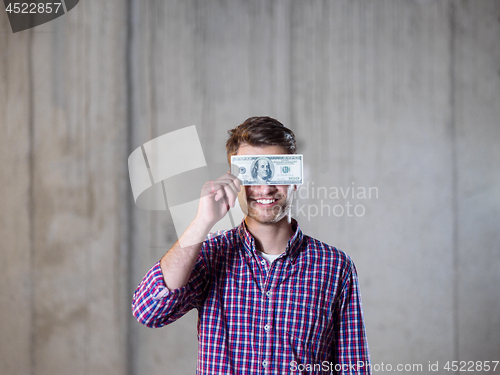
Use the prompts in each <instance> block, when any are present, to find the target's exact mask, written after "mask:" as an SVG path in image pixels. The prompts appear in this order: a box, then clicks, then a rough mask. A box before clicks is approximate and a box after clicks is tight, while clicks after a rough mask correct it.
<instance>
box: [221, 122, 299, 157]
mask: <svg viewBox="0 0 500 375" xmlns="http://www.w3.org/2000/svg"><path fill="white" fill-rule="evenodd" d="M227 134H229V139H228V140H227V142H226V150H227V159H228V162H229V163H230V164H231V155H236V153H237V152H238V149H239V147H240V145H241V144H242V143H247V144H249V145H250V146H254V147H264V146H281V147H283V148H284V149H285V150H287V152H288V153H289V154H295V152H296V145H295V135H294V134H293V132H292V131H291V130H290V129H288V128H287V127H285V125H283V124H282V123H281V122H279V121H278V120H275V119H273V118H271V117H250V118H248V119H246V120H245V122H243V124H241V125H239V126H237V127H236V128H234V129H231V130H228V131H227Z"/></svg>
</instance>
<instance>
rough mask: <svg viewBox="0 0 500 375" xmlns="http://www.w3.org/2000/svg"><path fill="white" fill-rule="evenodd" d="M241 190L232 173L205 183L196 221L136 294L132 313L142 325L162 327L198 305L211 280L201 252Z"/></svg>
mask: <svg viewBox="0 0 500 375" xmlns="http://www.w3.org/2000/svg"><path fill="white" fill-rule="evenodd" d="M239 190H240V182H239V180H238V179H236V177H235V176H233V175H232V174H230V173H226V174H225V175H223V176H222V177H220V178H219V179H217V180H215V181H208V182H207V183H205V185H204V186H203V188H202V192H201V198H200V203H199V205H198V213H197V215H196V218H195V219H194V220H193V221H192V222H191V224H190V225H189V227H188V229H186V231H185V232H184V233H183V235H182V236H181V237H180V238H179V240H178V241H177V242H176V243H175V244H174V246H172V248H171V249H170V250H169V251H168V252H167V253H166V254H165V255H164V256H163V258H162V259H161V260H160V261H159V262H158V263H157V264H156V265H155V266H153V268H152V269H151V270H150V271H149V272H148V273H147V274H146V276H145V277H144V278H143V280H142V282H141V284H140V285H139V286H138V288H137V290H136V291H135V293H134V297H133V300H132V311H133V314H134V316H135V317H136V319H137V320H138V321H139V322H141V323H142V324H145V325H147V326H149V327H161V326H163V325H165V324H168V323H171V322H173V321H174V320H176V319H178V318H179V317H181V316H182V315H184V314H185V313H186V312H188V311H189V310H190V309H192V308H193V307H195V306H196V303H197V302H198V299H199V298H200V297H201V295H202V292H203V290H204V288H205V284H206V282H207V278H208V277H207V273H208V263H207V261H206V259H204V257H203V256H202V254H200V250H201V248H202V246H203V242H204V240H205V238H206V236H207V235H208V233H209V232H210V229H211V228H212V227H213V226H214V225H215V223H217V222H218V221H219V220H220V219H222V218H223V217H224V216H225V215H226V214H227V212H228V211H229V209H230V207H234V204H235V201H236V198H237V195H238V191H239Z"/></svg>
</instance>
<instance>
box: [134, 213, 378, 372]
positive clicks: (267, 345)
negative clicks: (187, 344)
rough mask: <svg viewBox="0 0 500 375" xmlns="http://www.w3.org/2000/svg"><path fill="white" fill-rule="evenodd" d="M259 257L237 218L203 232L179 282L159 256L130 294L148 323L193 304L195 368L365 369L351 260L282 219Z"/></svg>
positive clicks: (152, 324) (171, 318) (364, 343)
mask: <svg viewBox="0 0 500 375" xmlns="http://www.w3.org/2000/svg"><path fill="white" fill-rule="evenodd" d="M292 229H293V230H294V234H293V236H292V237H291V238H290V240H289V241H288V244H287V247H286V251H285V252H284V253H283V254H281V255H280V256H279V257H278V258H277V259H276V260H274V262H272V264H269V263H268V262H267V261H266V260H265V259H263V258H262V256H261V255H259V252H258V251H256V247H255V239H254V238H253V236H252V235H251V234H250V232H249V231H248V229H247V228H246V225H245V222H244V221H242V223H241V225H239V226H238V227H236V228H233V229H231V230H228V231H225V232H218V233H216V234H212V235H209V236H208V237H207V240H206V241H205V242H204V243H203V244H202V247H201V251H200V254H199V257H198V259H197V262H196V264H195V266H194V269H193V271H192V273H191V276H190V278H189V281H188V283H187V285H186V286H184V287H182V288H179V289H175V290H169V289H168V288H167V286H166V284H165V281H164V278H163V275H162V272H161V268H160V264H159V262H158V263H157V264H156V265H155V266H154V267H153V268H152V269H151V270H150V271H149V272H148V273H147V274H146V276H145V277H144V279H143V280H142V283H141V284H140V285H139V287H138V288H137V290H136V291H135V293H134V297H133V302H132V310H133V314H134V316H135V317H136V319H137V320H138V321H139V322H141V323H142V324H145V325H146V326H148V327H161V326H163V325H166V324H169V323H172V322H174V321H175V320H177V319H179V318H180V317H181V316H183V315H184V314H186V313H187V312H188V311H189V310H191V309H193V308H196V309H197V310H198V316H199V320H198V363H197V373H199V374H204V375H205V374H276V375H283V374H294V373H296V374H299V373H311V374H318V373H325V374H331V373H333V374H335V373H339V374H370V373H371V365H370V357H369V353H368V344H367V341H366V336H365V327H364V322H363V310H362V307H361V296H360V292H359V284H358V278H357V273H356V268H355V266H354V263H353V262H352V260H351V259H350V258H349V256H347V255H346V254H345V253H344V252H343V251H341V250H338V249H336V248H335V247H332V246H329V245H327V244H325V243H323V242H321V241H318V240H316V239H314V238H311V237H309V236H307V235H304V234H303V233H302V231H301V230H300V227H299V225H298V223H297V222H296V221H295V220H294V219H292Z"/></svg>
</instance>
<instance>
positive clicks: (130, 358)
mask: <svg viewBox="0 0 500 375" xmlns="http://www.w3.org/2000/svg"><path fill="white" fill-rule="evenodd" d="M126 5H127V14H126V17H127V31H126V40H125V61H126V62H125V79H126V84H125V86H126V93H125V101H126V103H127V109H126V116H127V120H126V138H127V140H126V142H127V146H126V148H127V149H126V156H127V155H130V154H131V153H132V149H133V128H134V117H133V116H134V108H133V102H134V99H133V92H134V84H133V60H132V59H133V38H134V33H133V24H134V22H133V17H134V0H127V4H126ZM125 169H128V168H127V166H126V167H125ZM125 199H126V203H125V207H126V209H125V211H126V212H125V217H126V219H125V220H126V224H125V229H126V239H125V242H126V244H125V256H126V272H127V275H126V277H125V278H126V285H127V291H126V292H127V293H126V294H127V295H128V293H129V291H131V290H133V285H132V280H133V278H132V275H133V273H132V271H133V261H132V251H133V244H134V219H133V212H134V211H133V209H134V200H133V197H132V191H131V190H130V189H129V188H128V187H127V188H126V193H125ZM127 305H128V304H127ZM127 316H128V318H127V320H126V322H127V323H126V327H127V328H126V338H125V342H126V348H125V351H126V374H127V375H133V374H134V369H135V355H134V347H133V343H134V341H135V340H134V326H133V323H134V322H133V319H132V318H131V316H130V315H127Z"/></svg>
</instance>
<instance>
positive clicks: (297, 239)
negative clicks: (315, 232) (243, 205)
mask: <svg viewBox="0 0 500 375" xmlns="http://www.w3.org/2000/svg"><path fill="white" fill-rule="evenodd" d="M291 224H292V230H293V231H294V233H293V235H292V237H290V239H289V240H288V244H287V246H286V250H285V254H286V255H288V256H289V257H290V260H291V261H294V260H295V258H296V257H297V255H298V254H299V252H300V248H301V244H302V240H303V238H304V235H303V234H302V230H301V229H300V227H299V223H298V222H297V220H295V219H294V218H292V222H291ZM238 235H239V237H240V239H241V242H242V243H243V247H244V249H245V251H247V252H248V253H249V254H252V253H254V254H255V252H256V249H255V239H254V237H253V236H252V234H251V233H250V232H249V231H248V228H247V226H246V224H245V220H244V219H243V221H242V222H241V224H240V226H239V227H238Z"/></svg>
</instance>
